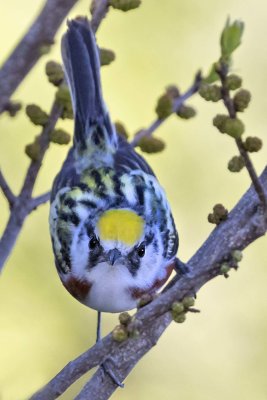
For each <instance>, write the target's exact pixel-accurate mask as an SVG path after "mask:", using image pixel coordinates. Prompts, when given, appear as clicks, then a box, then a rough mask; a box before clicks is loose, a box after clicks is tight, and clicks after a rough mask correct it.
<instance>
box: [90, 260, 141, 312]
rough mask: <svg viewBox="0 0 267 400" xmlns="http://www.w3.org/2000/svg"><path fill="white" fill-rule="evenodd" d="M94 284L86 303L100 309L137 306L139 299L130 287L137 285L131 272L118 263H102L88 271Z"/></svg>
mask: <svg viewBox="0 0 267 400" xmlns="http://www.w3.org/2000/svg"><path fill="white" fill-rule="evenodd" d="M86 278H87V279H88V281H90V283H91V284H92V286H91V289H90V292H89V294H88V296H87V298H86V300H85V301H84V303H85V304H86V305H87V306H89V307H91V308H93V309H95V310H98V311H105V312H121V311H126V310H131V309H133V308H135V307H136V303H137V300H135V299H133V298H132V296H131V292H130V290H129V289H130V288H134V287H135V286H136V282H135V279H134V278H133V276H132V275H131V274H130V272H129V271H128V270H127V269H126V268H125V267H124V266H120V265H118V264H116V265H114V266H111V265H109V264H108V263H105V262H103V263H100V264H98V265H97V267H96V268H93V269H92V270H90V271H89V272H87V273H86Z"/></svg>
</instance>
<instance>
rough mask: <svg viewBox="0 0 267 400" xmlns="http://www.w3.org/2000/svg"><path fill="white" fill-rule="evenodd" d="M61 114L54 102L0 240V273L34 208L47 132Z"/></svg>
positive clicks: (46, 143) (47, 137) (47, 143)
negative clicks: (37, 180)
mask: <svg viewBox="0 0 267 400" xmlns="http://www.w3.org/2000/svg"><path fill="white" fill-rule="evenodd" d="M61 113H62V107H61V106H59V105H58V104H57V103H56V102H54V104H53V106H52V110H51V113H50V116H49V120H48V123H47V124H46V125H45V127H44V128H43V130H42V133H41V135H40V137H39V145H40V151H39V157H38V160H37V161H33V160H32V161H31V163H30V165H29V168H28V171H27V173H26V177H25V180H24V183H23V186H22V189H21V191H20V194H19V195H18V196H17V198H16V201H15V202H14V204H13V207H12V209H11V212H10V217H9V220H8V222H7V225H6V228H5V230H4V233H3V236H2V237H1V240H0V271H1V270H2V268H3V266H4V264H5V262H6V260H7V258H8V256H9V254H10V253H11V251H12V249H13V247H14V245H15V243H16V240H17V237H18V235H19V233H20V230H21V228H22V225H23V222H24V220H25V218H26V217H27V215H28V214H29V213H30V212H31V211H32V210H33V209H34V208H36V207H33V205H34V203H33V202H34V200H32V198H31V195H32V191H33V188H34V185H35V182H36V179H37V176H38V173H39V170H40V168H41V165H42V161H43V158H44V155H45V153H46V150H47V149H48V146H49V132H51V130H53V129H54V127H55V125H56V123H57V120H58V118H59V116H60V115H61Z"/></svg>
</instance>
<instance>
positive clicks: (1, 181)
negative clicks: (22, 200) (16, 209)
mask: <svg viewBox="0 0 267 400" xmlns="http://www.w3.org/2000/svg"><path fill="white" fill-rule="evenodd" d="M0 189H1V190H2V192H3V194H4V196H5V198H6V199H7V201H8V204H9V207H10V208H12V206H13V204H14V201H15V200H16V196H15V195H14V193H13V192H12V190H11V189H10V187H9V185H8V183H7V181H6V179H5V177H4V175H3V174H2V171H1V169H0Z"/></svg>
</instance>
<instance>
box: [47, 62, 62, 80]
mask: <svg viewBox="0 0 267 400" xmlns="http://www.w3.org/2000/svg"><path fill="white" fill-rule="evenodd" d="M45 73H46V75H47V77H48V80H49V82H51V83H52V84H53V85H55V86H59V85H60V84H61V83H62V82H63V79H64V72H63V68H62V66H61V65H60V64H59V63H57V62H55V61H48V63H46V66H45Z"/></svg>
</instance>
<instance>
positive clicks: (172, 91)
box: [166, 85, 180, 99]
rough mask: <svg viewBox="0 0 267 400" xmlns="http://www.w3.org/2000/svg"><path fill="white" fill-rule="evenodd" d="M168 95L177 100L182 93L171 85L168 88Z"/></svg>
mask: <svg viewBox="0 0 267 400" xmlns="http://www.w3.org/2000/svg"><path fill="white" fill-rule="evenodd" d="M166 94H167V95H168V96H169V97H170V98H172V99H177V98H178V97H180V92H179V89H178V87H177V86H176V85H169V86H167V87H166Z"/></svg>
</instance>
